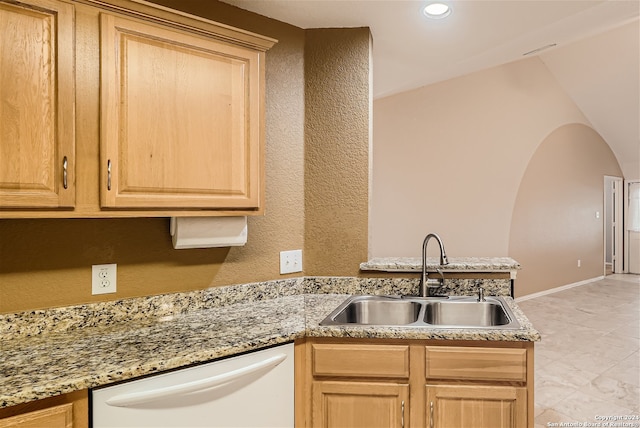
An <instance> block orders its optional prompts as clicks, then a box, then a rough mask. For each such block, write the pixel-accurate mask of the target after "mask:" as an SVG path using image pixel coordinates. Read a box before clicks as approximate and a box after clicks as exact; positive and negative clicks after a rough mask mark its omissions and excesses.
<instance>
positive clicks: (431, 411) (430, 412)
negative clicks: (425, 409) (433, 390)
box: [429, 401, 433, 428]
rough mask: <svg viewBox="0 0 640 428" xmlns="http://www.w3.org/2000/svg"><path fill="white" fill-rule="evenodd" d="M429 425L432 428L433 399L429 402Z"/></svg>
mask: <svg viewBox="0 0 640 428" xmlns="http://www.w3.org/2000/svg"><path fill="white" fill-rule="evenodd" d="M429 427H430V428H433V401H432V402H431V403H430V404H429Z"/></svg>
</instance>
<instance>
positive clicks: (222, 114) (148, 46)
mask: <svg viewBox="0 0 640 428" xmlns="http://www.w3.org/2000/svg"><path fill="white" fill-rule="evenodd" d="M100 55H101V170H102V177H101V205H102V206H103V207H113V208H229V209H234V208H241V209H257V208H259V206H260V202H261V193H262V181H263V180H262V165H261V164H262V157H263V156H262V153H261V151H262V144H261V132H262V128H263V126H262V124H261V109H262V107H261V104H262V98H263V96H262V91H263V88H262V82H261V80H262V79H263V71H262V70H263V67H264V65H263V60H264V53H263V52H258V51H255V50H252V49H249V48H245V47H241V46H234V45H231V44H227V43H225V42H222V41H217V40H214V39H211V38H205V37H204V36H203V37H200V36H198V35H195V34H190V33H186V32H181V31H178V30H173V29H169V28H164V27H161V26H159V25H155V24H151V23H145V22H141V21H136V20H132V19H127V18H123V17H117V16H112V15H109V14H105V13H103V14H101V53H100Z"/></svg>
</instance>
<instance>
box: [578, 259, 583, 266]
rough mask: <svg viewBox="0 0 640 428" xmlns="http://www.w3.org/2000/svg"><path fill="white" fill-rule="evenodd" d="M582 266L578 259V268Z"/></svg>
mask: <svg viewBox="0 0 640 428" xmlns="http://www.w3.org/2000/svg"><path fill="white" fill-rule="evenodd" d="M581 266H582V260H580V259H578V267H581Z"/></svg>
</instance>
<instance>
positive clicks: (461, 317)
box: [320, 296, 520, 329]
mask: <svg viewBox="0 0 640 428" xmlns="http://www.w3.org/2000/svg"><path fill="white" fill-rule="evenodd" d="M320 325H350V326H357V325H362V326H367V325H375V326H389V327H429V328H466V329H469V328H471V329H473V328H478V329H518V328H520V324H519V323H518V321H517V320H516V318H515V316H514V315H513V312H512V311H511V309H510V308H509V305H507V303H506V302H505V301H504V299H503V298H502V297H487V298H486V299H485V301H483V302H478V300H477V299H476V298H475V297H464V296H450V297H445V298H442V297H434V298H430V297H427V298H421V297H406V296H352V297H349V298H348V299H347V300H345V301H344V302H342V304H340V306H338V307H337V308H336V309H335V310H334V311H333V312H331V313H330V314H329V316H327V317H326V318H325V319H324V320H323V321H322V322H321V323H320Z"/></svg>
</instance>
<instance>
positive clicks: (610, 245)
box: [604, 176, 624, 275]
mask: <svg viewBox="0 0 640 428" xmlns="http://www.w3.org/2000/svg"><path fill="white" fill-rule="evenodd" d="M622 183H623V182H622V178H621V177H610V176H605V177H604V274H605V275H611V274H613V273H622V272H624V266H623V264H624V257H623V248H624V247H623V230H624V224H623V214H622V212H623V203H622V202H623V199H624V195H623V190H622V189H623V187H622Z"/></svg>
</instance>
